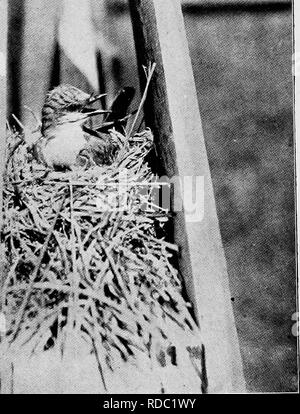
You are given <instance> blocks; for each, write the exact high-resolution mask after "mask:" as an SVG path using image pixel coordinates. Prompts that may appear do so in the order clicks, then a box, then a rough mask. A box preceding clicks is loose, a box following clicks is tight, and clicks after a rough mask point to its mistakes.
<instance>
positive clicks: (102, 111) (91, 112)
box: [82, 109, 111, 119]
mask: <svg viewBox="0 0 300 414" xmlns="http://www.w3.org/2000/svg"><path fill="white" fill-rule="evenodd" d="M110 113H111V111H109V110H107V109H94V110H93V109H91V110H89V111H88V112H83V113H82V116H83V117H82V119H86V118H88V117H90V116H94V115H101V114H102V115H103V114H110Z"/></svg>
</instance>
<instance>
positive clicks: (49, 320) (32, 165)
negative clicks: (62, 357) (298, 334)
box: [1, 130, 204, 389]
mask: <svg viewBox="0 0 300 414" xmlns="http://www.w3.org/2000/svg"><path fill="white" fill-rule="evenodd" d="M110 134H111V137H112V139H114V140H117V141H118V142H119V151H118V153H117V154H116V156H115V159H114V160H113V162H112V164H111V165H110V166H105V167H99V166H95V167H92V168H89V169H88V170H83V169H78V170H75V171H71V172H64V173H58V172H54V171H52V172H50V173H47V171H46V169H45V168H44V167H43V165H40V164H38V163H37V162H36V161H35V160H34V158H33V156H32V153H31V151H30V148H28V146H26V144H25V143H24V142H21V141H20V136H19V134H18V133H16V132H11V133H10V134H9V135H8V149H9V151H8V152H9V153H11V154H12V155H11V156H10V157H9V159H8V160H7V165H6V173H5V185H4V224H3V227H2V231H1V237H2V246H3V248H4V249H5V255H6V274H5V277H4V278H3V279H2V289H1V295H2V297H1V303H2V311H3V312H4V313H5V315H6V316H7V325H8V331H7V336H6V340H7V343H9V344H13V343H18V346H20V347H27V348H28V347H29V349H30V352H31V353H37V352H45V351H46V350H48V349H51V348H53V347H56V346H57V347H59V349H60V351H61V352H62V353H63V352H65V350H66V349H67V348H66V347H67V341H68V337H71V336H70V335H71V334H72V335H74V332H75V334H76V335H77V336H80V337H81V338H82V339H83V340H84V341H85V342H86V343H87V344H88V346H89V349H90V352H91V353H92V354H93V355H95V357H96V358H97V362H98V366H99V370H100V372H101V376H102V379H103V381H104V382H105V372H106V370H109V371H112V372H113V371H114V370H115V369H116V366H118V365H119V364H120V363H123V364H124V363H125V364H126V363H130V361H134V360H137V358H138V355H141V354H142V355H144V356H146V357H147V358H148V359H149V360H150V361H152V362H153V361H155V363H154V365H155V364H156V365H158V366H160V367H164V366H166V365H168V364H171V365H173V366H178V365H179V364H180V361H186V358H188V360H189V361H190V364H191V366H192V367H193V370H194V373H195V374H196V375H197V378H198V380H199V379H200V383H201V384H202V389H203V382H204V373H203V366H202V362H203V361H202V360H201V358H202V357H203V355H202V350H203V348H202V347H201V338H200V334H199V329H198V327H197V325H196V324H195V322H194V319H193V317H192V314H191V305H190V304H189V303H188V302H187V301H186V300H185V299H184V295H183V284H182V281H181V280H180V277H179V275H178V271H177V270H176V268H175V267H174V256H176V254H177V251H178V249H177V246H176V245H174V244H172V243H169V242H167V241H166V235H165V230H164V229H165V226H166V225H167V224H168V222H169V212H168V211H167V210H165V209H163V208H162V207H160V206H159V205H158V204H157V203H156V201H155V200H156V197H154V196H153V194H154V193H155V191H156V190H157V189H158V188H160V187H161V185H162V184H161V183H158V182H157V181H156V179H155V177H154V175H153V173H152V172H151V169H150V167H149V165H148V164H147V162H146V161H145V158H146V156H147V154H148V153H149V151H150V150H151V148H152V144H153V137H152V134H151V131H150V130H145V131H144V132H142V133H139V134H135V135H134V136H132V137H130V138H128V137H125V136H123V135H122V134H120V133H118V132H116V131H111V132H110ZM125 178H126V183H125ZM124 183H125V184H126V185H125V184H124ZM180 355H182V356H183V355H184V357H183V358H181V357H180ZM150 365H151V364H150ZM154 365H153V364H152V365H151V367H152V368H153V366H154ZM183 369H186V368H183ZM199 389H201V386H199Z"/></svg>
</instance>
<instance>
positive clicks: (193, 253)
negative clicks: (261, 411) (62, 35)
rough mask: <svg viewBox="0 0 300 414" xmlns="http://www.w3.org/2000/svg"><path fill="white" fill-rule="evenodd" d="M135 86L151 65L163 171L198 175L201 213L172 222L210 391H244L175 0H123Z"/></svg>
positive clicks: (152, 109) (148, 110)
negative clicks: (130, 36) (136, 72)
mask: <svg viewBox="0 0 300 414" xmlns="http://www.w3.org/2000/svg"><path fill="white" fill-rule="evenodd" d="M129 6H130V11H131V18H132V23H133V31H134V39H135V44H136V51H137V60H138V66H139V70H140V80H141V87H142V89H143V88H144V84H145V74H144V71H143V69H142V65H147V64H148V63H149V62H155V63H156V65H157V66H156V71H155V74H154V77H153V80H152V82H151V85H150V88H149V94H148V98H147V101H146V104H145V119H146V124H147V125H148V126H149V127H150V128H151V129H152V130H153V132H154V136H155V140H156V145H157V150H158V151H157V152H158V154H159V159H160V164H161V165H162V167H163V168H162V171H163V173H165V174H167V175H168V177H171V178H172V177H174V176H176V175H178V176H180V177H181V178H183V177H188V176H192V177H197V176H198V177H203V179H204V217H203V219H201V218H199V220H198V221H197V220H194V219H195V218H193V219H192V218H191V216H190V215H188V214H187V212H185V213H184V212H178V213H177V214H176V217H175V219H174V236H175V242H176V243H177V244H178V245H179V247H180V250H181V257H180V260H179V268H180V271H181V273H182V275H183V278H184V280H185V284H186V289H187V293H188V296H189V298H190V300H191V301H192V303H193V305H194V309H195V311H196V316H197V319H198V321H199V324H200V327H201V331H202V335H203V341H204V344H205V347H206V364H207V374H208V386H209V392H210V393H231V392H244V391H245V382H244V376H243V368H242V362H241V356H240V351H239V344H238V338H237V332H236V327H235V322H234V316H233V311H232V307H231V302H230V291H229V282H228V275H227V270H226V262H225V257H224V251H223V247H222V243H221V237H220V230H219V225H218V219H217V214H216V206H215V200H214V194H213V187H212V181H211V176H210V170H209V165H208V160H207V155H206V148H205V143H204V137H203V132H202V127H201V118H200V113H199V108H198V102H197V96H196V88H195V82H194V77H193V72H192V66H191V61H190V56H189V51H188V44H187V39H186V35H185V28H184V21H183V16H182V11H181V4H180V0H129Z"/></svg>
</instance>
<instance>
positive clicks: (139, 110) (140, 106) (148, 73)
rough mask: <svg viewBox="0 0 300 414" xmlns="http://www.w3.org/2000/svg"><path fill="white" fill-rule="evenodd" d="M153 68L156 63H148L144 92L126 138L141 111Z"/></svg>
mask: <svg viewBox="0 0 300 414" xmlns="http://www.w3.org/2000/svg"><path fill="white" fill-rule="evenodd" d="M155 68H156V63H152V64H149V68H148V72H146V71H145V72H146V76H147V82H146V86H145V90H144V93H143V96H142V99H141V102H140V104H139V107H138V110H137V113H136V115H135V118H134V121H133V123H132V125H131V127H130V130H129V132H128V133H127V134H126V135H127V138H129V137H131V135H132V132H133V130H134V127H135V124H136V122H137V120H138V118H139V116H140V113H141V111H142V109H143V106H144V103H145V101H146V98H147V93H148V88H149V85H150V82H151V79H152V76H153V73H154V71H155Z"/></svg>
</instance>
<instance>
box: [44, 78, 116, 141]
mask: <svg viewBox="0 0 300 414" xmlns="http://www.w3.org/2000/svg"><path fill="white" fill-rule="evenodd" d="M103 96H104V95H98V96H95V95H90V94H87V93H85V92H83V91H81V90H80V89H78V88H76V87H75V86H72V85H67V84H66V85H59V86H57V87H56V88H54V89H52V90H51V91H49V92H48V94H47V96H46V99H45V103H44V106H43V109H42V134H43V135H45V134H46V133H47V131H49V130H51V129H52V128H55V127H56V126H57V125H61V124H63V123H69V122H72V123H74V122H78V123H79V124H82V123H83V122H84V121H85V120H86V119H87V118H88V117H90V116H92V115H99V114H104V113H108V112H109V111H104V110H101V109H95V110H92V109H89V110H87V107H88V105H91V104H92V103H94V102H96V101H98V100H99V99H101V98H102V97H103Z"/></svg>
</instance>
